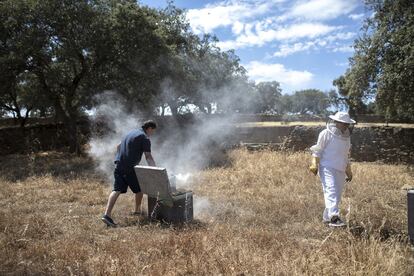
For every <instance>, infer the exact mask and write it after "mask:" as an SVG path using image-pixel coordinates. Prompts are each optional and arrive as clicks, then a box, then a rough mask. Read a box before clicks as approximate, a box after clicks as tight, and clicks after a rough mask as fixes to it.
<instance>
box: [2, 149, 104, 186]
mask: <svg viewBox="0 0 414 276" xmlns="http://www.w3.org/2000/svg"><path fill="white" fill-rule="evenodd" d="M0 164H1V166H0V175H1V177H2V178H3V179H5V180H7V181H11V182H17V181H23V180H25V179H27V178H29V177H36V176H43V175H52V176H53V177H58V178H62V179H71V178H78V177H82V176H88V177H91V176H92V177H97V175H96V173H95V172H94V163H93V160H92V159H91V158H89V157H87V156H76V155H73V154H69V153H62V152H40V153H33V154H10V155H5V156H0Z"/></svg>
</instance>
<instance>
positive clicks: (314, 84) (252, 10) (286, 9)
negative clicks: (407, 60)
mask: <svg viewBox="0 0 414 276" xmlns="http://www.w3.org/2000/svg"><path fill="white" fill-rule="evenodd" d="M139 2H140V3H142V4H144V5H148V6H150V7H154V8H162V7H165V6H166V1H165V0H155V1H150V0H143V1H139ZM174 3H175V5H176V6H177V7H179V8H183V9H186V10H187V18H188V20H189V22H190V25H191V27H192V29H193V31H194V32H195V33H196V34H200V35H201V34H203V33H211V34H215V35H216V36H217V37H218V38H219V40H220V42H219V44H218V46H219V47H220V48H221V49H222V50H228V49H234V50H235V52H236V54H237V55H238V56H239V57H240V60H241V64H242V65H243V66H244V67H245V68H246V69H247V71H248V75H249V78H250V79H251V80H254V81H256V82H260V81H273V80H276V81H278V82H280V84H281V87H282V90H283V92H284V93H292V92H293V91H296V90H300V89H306V88H317V89H321V90H323V91H327V90H329V89H332V88H333V85H332V81H333V80H334V79H335V78H337V77H338V76H340V75H341V74H343V73H344V72H345V70H346V68H347V66H348V58H349V57H351V56H352V54H353V50H352V47H351V46H352V44H353V41H354V40H355V39H356V38H357V37H358V34H359V33H360V28H361V26H362V22H363V20H364V18H366V17H367V16H369V11H367V10H366V9H365V8H364V4H363V1H362V0H294V1H288V0H268V1H264V0H255V1H254V0H217V1H216V0H211V1H188V0H176V1H175V2H174Z"/></svg>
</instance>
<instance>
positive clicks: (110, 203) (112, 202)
mask: <svg viewBox="0 0 414 276" xmlns="http://www.w3.org/2000/svg"><path fill="white" fill-rule="evenodd" d="M120 194H121V193H120V192H116V191H112V193H111V194H110V195H109V198H108V204H107V205H106V210H105V215H107V216H108V217H111V213H112V208H114V205H115V202H116V200H117V199H118V196H119V195H120Z"/></svg>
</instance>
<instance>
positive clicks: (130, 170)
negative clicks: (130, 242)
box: [102, 121, 157, 227]
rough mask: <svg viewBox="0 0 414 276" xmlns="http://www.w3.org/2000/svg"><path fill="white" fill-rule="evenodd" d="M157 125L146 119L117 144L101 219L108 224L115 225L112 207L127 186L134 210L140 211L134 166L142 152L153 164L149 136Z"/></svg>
mask: <svg viewBox="0 0 414 276" xmlns="http://www.w3.org/2000/svg"><path fill="white" fill-rule="evenodd" d="M156 128H157V125H156V123H155V122H154V121H146V122H145V123H144V124H143V125H142V129H137V130H133V131H131V132H130V133H128V134H127V135H126V136H125V137H124V138H123V139H122V142H121V143H120V144H119V145H118V146H117V153H116V156H115V170H114V177H115V181H114V186H113V190H112V192H111V194H110V195H109V198H108V204H107V206H106V210H105V214H104V216H103V217H102V221H103V222H104V223H106V224H107V225H108V226H113V227H115V226H116V223H115V222H114V221H113V220H112V218H111V213H112V209H113V207H114V205H115V202H116V200H117V199H118V196H119V195H120V194H123V193H126V192H127V189H128V187H129V188H130V189H131V191H132V192H133V193H134V194H135V212H134V214H139V213H140V212H141V201H142V193H141V188H140V187H139V183H138V180H137V177H136V175H135V171H134V166H135V165H137V164H139V162H140V161H141V158H142V154H144V155H145V159H146V160H147V163H148V165H149V166H155V162H154V159H153V158H152V155H151V141H150V139H149V137H150V136H151V135H152V134H153V133H154V132H155V129H156Z"/></svg>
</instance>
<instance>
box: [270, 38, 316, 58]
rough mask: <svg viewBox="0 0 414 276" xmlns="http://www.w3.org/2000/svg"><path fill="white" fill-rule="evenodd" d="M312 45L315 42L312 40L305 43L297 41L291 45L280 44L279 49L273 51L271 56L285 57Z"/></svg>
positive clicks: (307, 48) (313, 45)
mask: <svg viewBox="0 0 414 276" xmlns="http://www.w3.org/2000/svg"><path fill="white" fill-rule="evenodd" d="M312 47H315V44H314V42H312V41H309V42H307V43H302V42H297V43H295V44H293V45H289V44H284V45H282V46H280V48H279V51H277V52H275V53H274V54H273V56H275V57H286V56H289V55H292V54H294V53H297V52H302V51H306V50H309V49H310V48H312Z"/></svg>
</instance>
